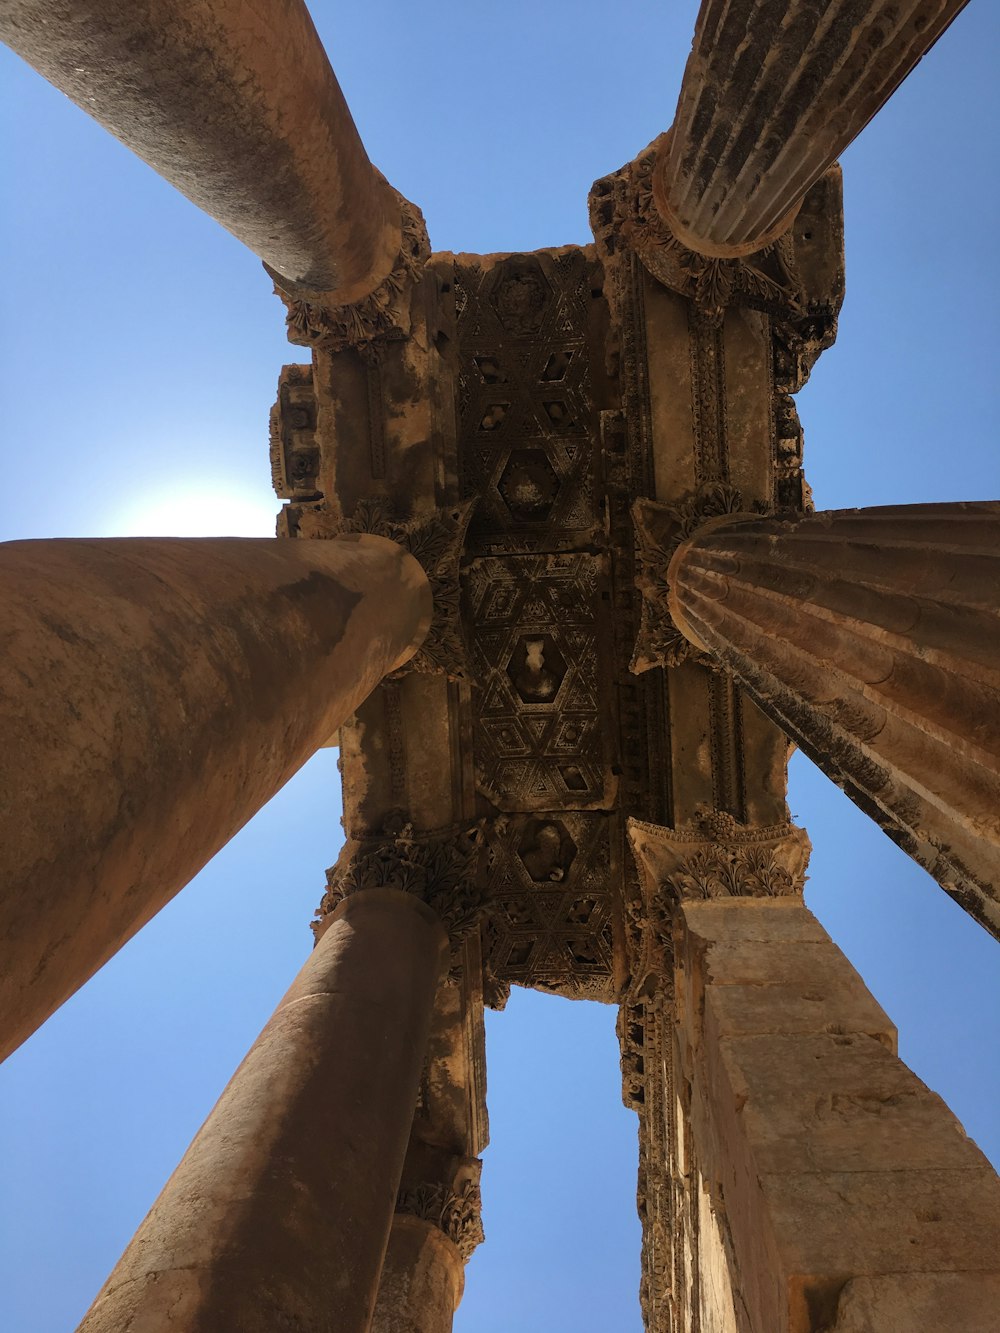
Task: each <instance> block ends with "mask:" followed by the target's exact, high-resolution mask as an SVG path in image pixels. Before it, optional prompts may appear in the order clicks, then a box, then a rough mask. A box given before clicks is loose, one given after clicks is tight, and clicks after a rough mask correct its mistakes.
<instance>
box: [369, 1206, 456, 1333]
mask: <svg viewBox="0 0 1000 1333" xmlns="http://www.w3.org/2000/svg"><path fill="white" fill-rule="evenodd" d="M464 1286H465V1264H464V1261H463V1259H462V1256H461V1254H459V1252H458V1248H457V1246H456V1245H455V1244H454V1242H453V1241H451V1240H449V1239H448V1237H447V1236H446V1235H445V1234H444V1232H443V1231H441V1230H440V1229H439V1228H438V1227H436V1226H434V1225H433V1223H431V1222H427V1221H424V1220H423V1219H422V1218H419V1217H408V1216H406V1215H405V1214H401V1213H397V1214H396V1216H395V1217H394V1218H393V1220H392V1232H391V1234H390V1236H389V1248H388V1249H387V1250H386V1252H385V1263H384V1264H383V1265H382V1276H381V1279H380V1280H379V1288H378V1300H377V1302H376V1305H375V1318H374V1320H373V1321H372V1333H451V1329H452V1323H453V1321H454V1316H455V1311H456V1310H457V1309H458V1303H459V1301H460V1300H461V1299H462V1289H463V1287H464Z"/></svg>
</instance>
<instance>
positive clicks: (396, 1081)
mask: <svg viewBox="0 0 1000 1333" xmlns="http://www.w3.org/2000/svg"><path fill="white" fill-rule="evenodd" d="M447 949H448V940H447V935H446V934H445V931H444V929H443V927H442V925H441V922H440V920H439V918H438V917H437V915H436V914H435V913H434V912H433V911H432V909H431V908H429V907H427V906H426V905H425V904H424V903H422V902H421V901H420V900H419V899H418V898H416V897H415V896H414V895H412V894H408V893H405V892H402V891H401V890H399V889H391V888H388V889H387V888H373V889H366V890H365V891H364V892H363V893H359V894H356V895H354V896H352V897H350V898H348V899H347V900H345V902H344V903H342V904H341V906H340V907H339V908H338V909H337V910H336V912H335V913H334V914H333V918H332V920H331V922H330V924H329V926H328V928H327V930H326V932H325V933H324V935H323V936H322V938H321V939H320V941H319V943H318V944H317V946H316V949H315V951H314V952H313V954H312V956H311V958H310V959H309V961H308V962H307V963H306V965H305V967H304V968H303V969H302V971H301V972H300V973H299V976H298V977H297V978H296V980H295V982H294V983H293V985H292V987H291V989H290V990H289V991H288V993H287V994H286V995H285V997H284V999H283V1000H282V1001H281V1003H280V1004H279V1005H278V1008H277V1009H276V1010H275V1012H274V1015H273V1016H272V1018H271V1019H270V1021H269V1022H268V1024H267V1026H266V1027H265V1028H264V1030H263V1032H262V1033H261V1035H260V1036H259V1037H258V1038H257V1041H256V1042H255V1043H254V1045H253V1047H252V1048H251V1050H250V1052H249V1054H248V1055H247V1057H246V1059H245V1060H244V1061H243V1063H242V1064H241V1065H240V1067H239V1069H238V1070H237V1071H236V1073H235V1074H234V1075H233V1078H232V1080H231V1081H230V1083H229V1085H228V1087H227V1088H226V1090H225V1092H223V1094H222V1096H221V1097H220V1099H219V1101H218V1103H217V1104H216V1106H215V1108H214V1109H213V1111H212V1112H211V1114H210V1115H209V1117H208V1119H207V1120H206V1121H205V1124H204V1125H203V1126H202V1128H201V1129H200V1130H199V1131H198V1134H197V1136H196V1137H195V1139H194V1141H193V1143H192V1144H191V1147H190V1148H189V1149H188V1151H187V1153H186V1154H185V1156H184V1158H183V1160H182V1161H181V1163H180V1165H179V1166H178V1168H177V1170H176V1171H175V1172H174V1174H173V1175H172V1176H171V1177H170V1180H169V1181H168V1182H167V1184H166V1186H165V1187H164V1189H163V1192H162V1193H161V1194H160V1197H159V1198H158V1199H157V1201H156V1203H154V1205H153V1207H152V1209H151V1210H150V1212H149V1214H148V1215H147V1217H146V1219H145V1221H144V1222H143V1223H142V1225H141V1226H140V1228H139V1230H138V1231H137V1232H136V1234H135V1237H134V1238H133V1240H132V1241H131V1243H130V1245H129V1247H128V1249H127V1250H126V1251H125V1253H124V1255H123V1256H122V1258H121V1260H120V1261H119V1263H118V1265H117V1267H116V1268H115V1270H114V1272H113V1273H112V1274H111V1276H110V1277H109V1279H108V1281H107V1282H106V1283H105V1285H104V1287H103V1288H102V1289H101V1291H100V1293H99V1294H98V1296H97V1299H96V1300H95V1301H94V1304H93V1305H92V1306H91V1308H90V1310H89V1312H88V1313H87V1315H86V1316H85V1317H84V1320H83V1323H82V1324H81V1325H80V1333H120V1331H121V1330H122V1329H128V1330H129V1333H160V1330H162V1329H164V1328H165V1327H167V1326H169V1327H170V1328H171V1329H176V1330H177V1333H228V1331H229V1330H232V1333H236V1330H239V1333H273V1330H274V1329H278V1328H282V1329H284V1328H289V1329H291V1328H294V1329H296V1330H297V1331H298V1333H328V1330H330V1329H336V1330H337V1333H364V1331H365V1330H366V1329H367V1328H368V1327H369V1323H370V1320H371V1317H372V1309H373V1307H374V1303H375V1294H376V1289H377V1285H378V1277H379V1269H380V1267H381V1264H382V1258H383V1255H384V1253H385V1247H386V1242H387V1240H388V1236H389V1228H390V1225H391V1222H392V1213H393V1206H394V1204H395V1200H396V1190H397V1187H398V1184H399V1176H400V1172H401V1170H402V1166H403V1156H404V1153H405V1151H406V1140H407V1135H408V1134H409V1129H410V1121H411V1120H412V1118H413V1108H414V1105H415V1103H416V1099H417V1087H418V1083H419V1080H420V1070H421V1066H422V1064H423V1059H424V1050H425V1048H426V1044H427V1034H428V1030H429V1027H430V1019H431V1011H432V1007H433V1003H434V992H435V989H436V987H437V983H438V980H439V978H440V975H441V972H442V970H443V965H444V963H445V960H446V958H447Z"/></svg>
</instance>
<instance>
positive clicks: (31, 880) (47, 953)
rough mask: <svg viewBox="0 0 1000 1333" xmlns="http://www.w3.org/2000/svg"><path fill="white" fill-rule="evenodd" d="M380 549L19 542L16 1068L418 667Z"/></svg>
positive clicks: (411, 574) (9, 570)
mask: <svg viewBox="0 0 1000 1333" xmlns="http://www.w3.org/2000/svg"><path fill="white" fill-rule="evenodd" d="M430 600H431V599H430V591H429V586H428V583H427V579H426V577H425V576H424V573H423V571H422V569H421V567H420V565H419V564H418V563H417V561H416V560H415V559H414V558H413V557H412V556H410V555H408V554H406V553H405V552H404V551H402V550H401V549H400V548H399V547H398V546H397V545H395V543H393V542H390V541H386V540H385V539H383V538H380V537H370V536H353V537H343V538H339V539H337V540H334V541H325V542H309V543H306V542H301V543H293V542H279V541H274V540H271V541H269V540H250V539H241V538H198V539H156V540H153V539H138V538H137V539H131V538H130V539H121V540H119V539H110V540H96V541H50V542H43V541H26V542H11V543H7V544H6V545H4V546H3V547H0V606H2V615H0V647H2V654H0V660H2V666H0V679H2V690H0V734H2V735H3V737H4V743H3V746H2V747H0V793H2V800H0V862H2V868H3V890H2V893H0V941H2V942H0V1012H2V1014H3V1024H2V1025H3V1040H2V1043H0V1052H2V1054H4V1055H6V1054H8V1053H9V1052H10V1050H12V1049H13V1048H14V1047H15V1046H17V1045H18V1044H19V1042H21V1041H23V1040H24V1039H25V1037H27V1036H28V1035H29V1034H30V1033H31V1032H32V1031H33V1030H34V1029H35V1028H36V1027H37V1026H38V1024H39V1023H41V1022H43V1021H44V1019H45V1018H46V1017H48V1015H49V1014H50V1013H51V1012H52V1011H53V1010H54V1009H55V1008H57V1007H58V1006H59V1005H60V1004H61V1003H62V1002H63V1000H65V999H66V998H67V997H68V996H69V995H71V994H72V993H73V991H74V990H76V989H77V987H79V986H80V985H82V984H83V982H84V981H86V980H87V978H88V977H90V976H91V975H92V974H93V973H94V972H95V971H96V970H97V968H99V967H100V966H101V964H102V963H104V962H105V961H106V960H107V959H108V958H109V957H110V956H111V955H112V954H113V953H114V952H115V950H116V949H118V948H119V947H120V946H121V945H122V944H123V943H124V942H125V941H126V940H127V939H129V938H130V937H131V936H132V935H133V934H134V933H135V932H136V931H137V930H138V929H139V928H140V926H142V925H144V924H145V922H146V921H148V920H149V918H150V917H152V916H153V915H154V914H155V913H156V912H157V911H159V909H160V908H161V907H162V906H163V905H164V904H165V903H166V902H168V901H169V899H170V898H171V897H172V896H173V895H174V894H175V893H176V892H177V891H178V890H179V889H180V888H182V887H183V885H184V884H186V883H187V881H188V880H189V879H190V878H191V877H192V876H193V875H194V874H195V873H196V872H197V871H198V870H200V869H201V867H202V866H203V865H204V864H205V862H206V861H208V860H209V858H210V857H211V856H213V855H214V854H215V852H216V851H218V849H219V848H220V847H222V846H223V845H224V844H225V843H226V842H227V841H228V839H229V838H231V837H232V835H233V834H234V833H235V832H236V831H237V830H238V829H239V828H241V827H242V825H243V824H245V823H246V821H247V820H248V819H249V818H250V817H251V815H253V814H254V813H255V812H256V811H257V810H258V809H259V808H260V807H261V806H262V805H263V804H264V803H265V802H266V801H267V800H269V799H270V798H271V796H273V795H274V793H275V792H276V791H277V790H278V789H279V788H280V787H281V786H282V785H283V784H284V783H285V782H286V781H287V780H288V778H290V777H291V776H292V774H293V773H294V772H295V771H296V770H297V769H298V768H299V767H301V765H302V764H303V763H305V761H306V760H307V759H308V758H309V756H310V755H311V754H313V753H314V751H315V750H316V749H317V748H318V747H319V746H320V745H322V744H323V743H324V742H325V741H326V740H327V739H328V738H329V737H330V736H331V735H332V734H333V733H334V732H335V731H336V729H337V728H338V726H339V725H340V724H341V723H342V722H343V721H344V719H345V718H346V717H348V716H349V715H350V714H351V713H352V712H353V710H354V709H355V708H356V707H357V706H358V704H359V703H360V702H361V701H362V700H363V699H364V698H365V696H366V695H367V694H368V693H369V692H370V691H371V690H372V689H373V688H374V686H375V685H376V684H377V683H378V681H379V680H380V679H381V678H382V677H383V676H384V675H385V674H386V673H387V672H389V671H391V670H393V668H395V667H398V666H400V665H401V664H402V663H403V662H405V661H406V660H407V659H408V658H410V657H411V656H412V654H413V653H414V651H415V650H416V649H417V647H418V645H419V643H420V642H421V640H422V638H423V636H424V634H425V633H426V631H427V626H428V624H429V622H430V611H431V607H430Z"/></svg>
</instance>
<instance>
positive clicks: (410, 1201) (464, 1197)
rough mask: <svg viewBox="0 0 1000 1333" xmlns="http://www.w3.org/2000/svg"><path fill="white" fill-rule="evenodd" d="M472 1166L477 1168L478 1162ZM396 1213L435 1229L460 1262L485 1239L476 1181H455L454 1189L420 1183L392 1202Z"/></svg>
mask: <svg viewBox="0 0 1000 1333" xmlns="http://www.w3.org/2000/svg"><path fill="white" fill-rule="evenodd" d="M475 1166H476V1167H477V1168H478V1166H479V1163H478V1162H476V1163H475ZM396 1212H397V1213H399V1214H402V1215H403V1216H406V1217H417V1218H419V1219H420V1220H421V1221H423V1222H429V1223H430V1224H431V1226H434V1227H437V1228H438V1230H439V1231H442V1232H443V1233H444V1234H445V1235H446V1236H447V1237H448V1239H449V1240H450V1241H451V1242H452V1243H453V1244H454V1246H455V1248H456V1249H457V1250H458V1252H459V1254H460V1255H461V1256H462V1260H463V1262H464V1263H468V1261H469V1260H470V1259H471V1257H472V1253H473V1251H474V1250H475V1248H476V1246H477V1245H481V1244H482V1243H483V1241H484V1240H485V1238H486V1237H485V1234H484V1232H483V1200H482V1195H481V1194H480V1191H479V1181H478V1179H466V1180H464V1181H462V1182H458V1181H456V1182H455V1184H454V1187H451V1186H448V1185H442V1184H421V1185H416V1186H414V1187H413V1188H412V1189H402V1190H400V1192H399V1195H398V1197H397V1199H396Z"/></svg>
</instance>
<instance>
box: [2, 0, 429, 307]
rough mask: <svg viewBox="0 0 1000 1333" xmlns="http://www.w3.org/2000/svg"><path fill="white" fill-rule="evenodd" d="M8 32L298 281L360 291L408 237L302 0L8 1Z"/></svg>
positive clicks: (330, 298)
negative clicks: (404, 236) (249, 0)
mask: <svg viewBox="0 0 1000 1333" xmlns="http://www.w3.org/2000/svg"><path fill="white" fill-rule="evenodd" d="M0 38H2V40H3V41H5V42H6V43H7V44H8V45H10V46H11V47H13V49H14V50H15V51H16V52H17V53H18V54H19V55H21V56H23V58H24V59H25V60H26V61H27V62H28V63H29V64H30V65H32V66H34V68H35V69H37V70H38V72H39V73H40V74H42V75H43V76H44V77H45V78H46V79H48V80H49V81H50V82H52V83H54V84H55V86H56V87H57V88H59V89H61V90H62V91H63V92H64V93H66V94H67V96H68V97H70V98H72V100H73V101H74V102H76V103H77V105H78V106H80V107H82V108H83V110H84V111H86V112H87V113H88V114H89V115H91V116H93V117H94V118H95V119H96V120H98V121H99V122H100V123H101V124H102V125H104V126H105V128H107V129H108V130H110V131H111V133H112V134H114V135H115V136H116V138H118V139H120V140H121V141H122V142H123V143H124V144H126V145H127V146H128V147H129V148H131V149H132V150H133V151H134V152H136V153H138V155H139V156H140V157H141V158H142V159H143V160H144V161H146V162H148V163H149V165H150V166H151V167H153V168H154V170H156V171H158V172H159V173H160V175H162V176H164V177H165V178H166V179H167V180H168V181H170V183H171V184H172V185H175V186H176V187H177V189H179V190H180V191H181V192H182V193H183V194H185V195H187V197H188V198H189V199H191V200H192V201H193V202H194V203H195V204H197V205H198V207H199V208H203V209H204V210H205V212H207V213H209V214H210V215H211V216H212V217H213V218H215V219H216V221H217V222H220V223H221V224H222V226H224V227H225V228H226V229H227V230H228V231H230V232H232V234H233V235H234V236H236V237H237V238H238V239H239V240H241V241H242V242H243V243H244V245H246V246H248V247H249V248H250V249H251V250H252V251H253V252H254V253H255V254H257V255H259V256H260V258H261V259H263V260H264V261H265V262H266V263H267V265H268V266H269V267H270V268H271V269H272V270H273V271H274V272H275V273H276V274H278V275H281V277H282V278H283V279H284V283H285V285H286V286H289V287H290V288H292V289H305V290H307V291H309V292H311V293H314V294H315V293H323V294H325V299H326V301H327V303H330V304H342V303H345V302H353V301H356V300H359V299H360V298H362V297H364V296H367V295H368V294H369V293H371V292H372V291H373V290H374V289H375V288H376V287H378V286H379V284H380V283H382V282H383V280H384V279H385V278H387V277H388V276H389V274H390V272H391V270H392V269H393V267H394V265H395V264H396V262H397V259H398V257H399V254H400V250H401V246H402V244H403V237H402V218H401V202H402V201H401V200H400V198H399V196H398V195H396V193H395V191H393V190H392V189H391V188H390V187H389V185H388V184H387V183H386V181H385V180H384V179H383V178H382V177H381V176H380V175H379V173H378V172H377V171H376V170H375V169H374V168H373V167H372V164H371V163H370V162H369V160H368V156H367V154H366V153H365V150H364V146H363V144H362V143H361V139H360V137H359V135H358V132H357V129H356V128H355V125H354V122H353V120H352V119H351V114H350V111H349V110H348V107H347V103H346V102H345V101H344V97H343V94H342V93H341V91H340V88H339V86H338V84H337V80H336V78H335V77H334V74H333V71H332V70H331V68H330V64H329V61H328V60H327V57H326V53H325V51H324V50H323V47H322V45H321V43H320V41H319V38H318V36H317V35H316V30H315V28H314V27H313V24H312V20H311V19H310V17H309V12H308V10H307V8H306V5H305V3H304V0H258V3H255V4H252V5H251V4H246V3H244V0H129V2H128V3H127V4H122V3H121V2H120V0H57V2H56V3H52V0H10V2H9V3H7V4H4V5H3V7H2V13H0Z"/></svg>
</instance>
